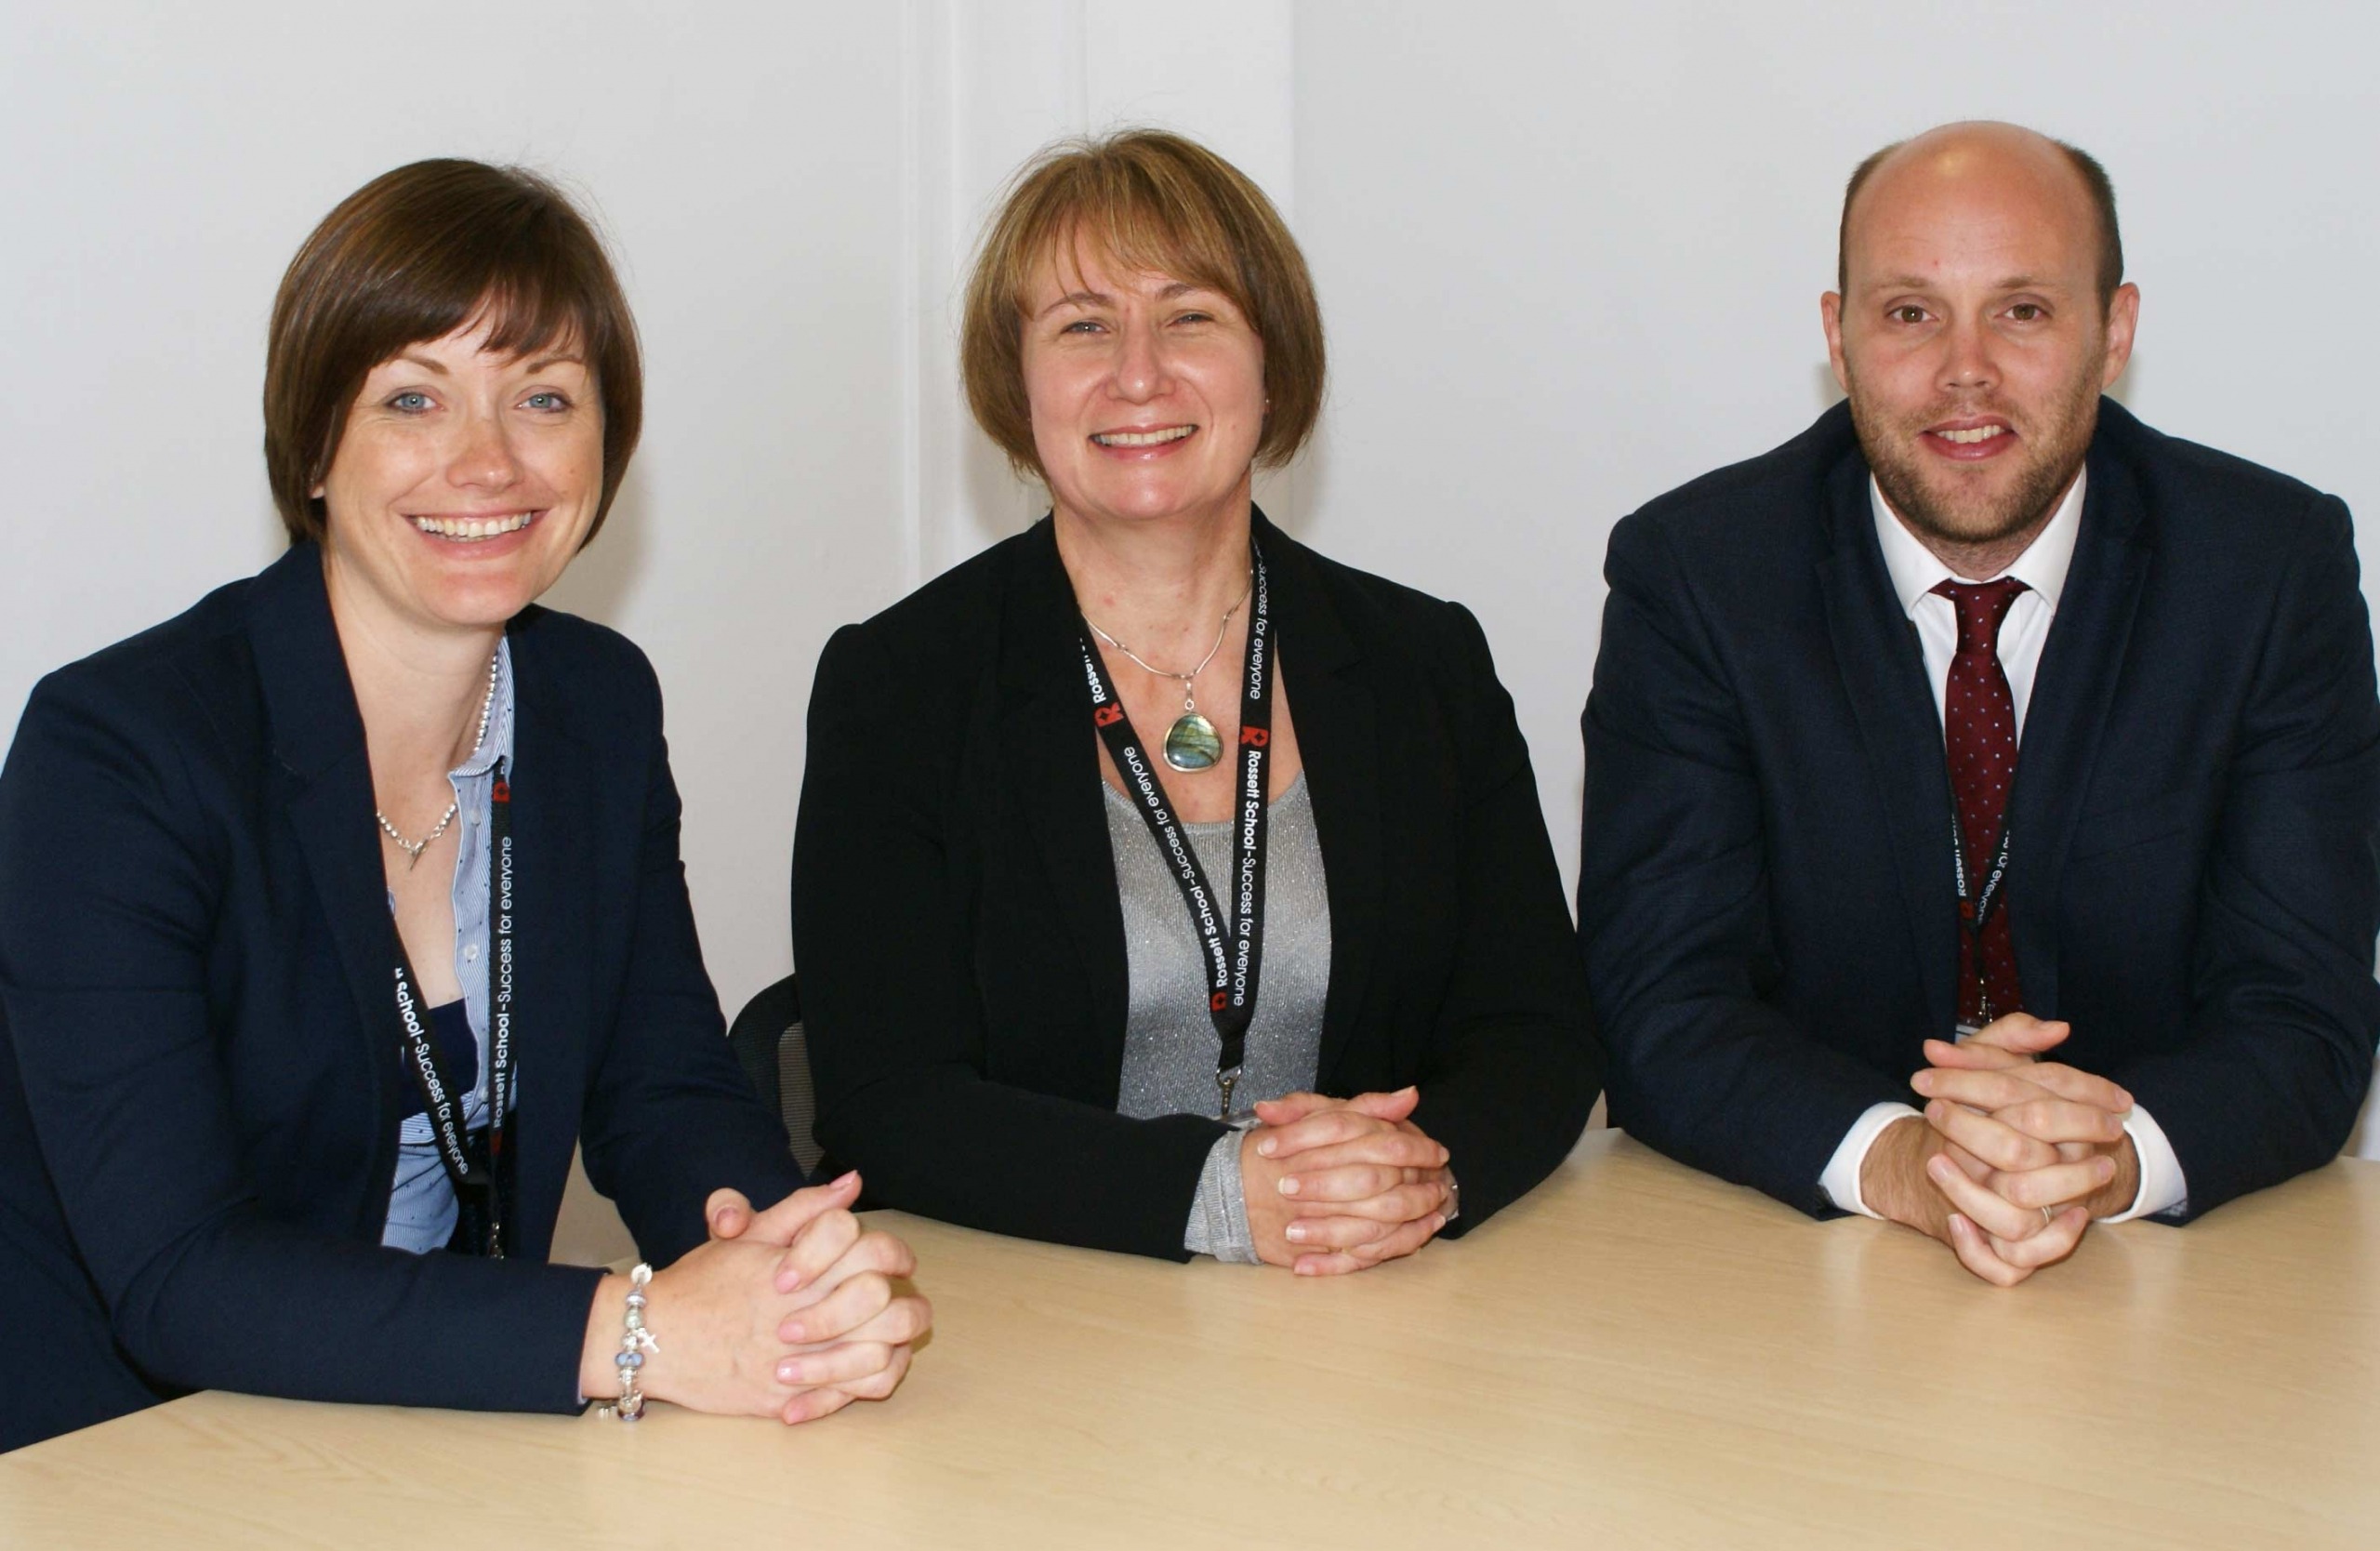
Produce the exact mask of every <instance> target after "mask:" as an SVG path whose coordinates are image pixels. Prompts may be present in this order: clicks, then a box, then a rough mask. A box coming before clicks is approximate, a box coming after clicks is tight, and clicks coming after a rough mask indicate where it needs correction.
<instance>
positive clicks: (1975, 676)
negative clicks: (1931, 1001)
mask: <svg viewBox="0 0 2380 1551" xmlns="http://www.w3.org/2000/svg"><path fill="white" fill-rule="evenodd" d="M2023 590H2025V584H2024V583H2023V582H2020V581H2018V580H2017V579H2016V577H2001V578H2000V579H1999V580H1998V581H1991V582H1977V583H1969V582H1955V581H1946V582H1944V583H1942V584H1941V585H1940V586H1939V587H1937V588H1936V589H1935V591H1937V592H1938V593H1940V594H1941V595H1942V596H1943V597H1945V598H1948V599H1950V606H1951V607H1952V608H1955V609H1957V610H1958V612H1959V649H1958V651H1957V652H1956V653H1955V654H1954V655H1952V656H1951V658H1950V677H1949V679H1948V680H1947V681H1946V683H1944V686H1943V692H1942V730H1943V734H1944V741H1945V743H1946V745H1947V747H1948V749H1949V752H1950V794H1951V796H1952V797H1953V798H1954V799H1955V800H1956V801H1957V802H1958V806H1959V829H1960V832H1961V834H1962V835H1964V838H1965V840H1966V848H1967V853H1966V861H1967V902H1966V903H1963V904H1962V905H1961V906H1960V910H1959V913H1960V922H1959V925H1960V931H1959V1021H1960V1022H1961V1023H1964V1024H1972V1025H1975V1026H1977V1027H1981V1026H1982V1025H1983V1024H1986V1023H1988V1022H1990V1020H1991V1019H1993V1018H1995V1017H1998V1016H1999V1015H2000V1014H2003V1013H2013V1012H2015V1011H2016V1010H2017V1009H2018V1008H2020V1007H2022V1006H2023V1005H2024V1004H2025V999H2024V990H2023V988H2021V987H2019V986H2018V985H2017V983H2016V945H2015V943H2014V942H2013V941H2011V939H2010V938H2009V935H2008V899H2007V894H2008V889H2007V885H2006V883H2005V882H2003V883H2002V885H2001V887H2000V889H1999V891H1998V893H1997V894H1996V895H1994V896H1993V897H1992V898H1991V900H1990V913H1989V914H1988V915H1986V916H1985V917H1984V925H1983V932H1982V934H1981V941H1980V943H1978V941H1977V933H1976V931H1975V920H1974V916H1975V905H1974V903H1973V902H1974V901H1975V900H1976V899H1977V897H1978V896H1980V895H1982V894H1983V892H1984V879H1985V877H1986V876H1988V874H1989V873H1990V868H1991V863H1992V858H1993V857H1994V855H1997V853H1998V851H1999V849H2000V826H2001V821H2002V820H2003V818H2004V817H2005V816H2006V815H2007V812H2008V789H2009V787H2010V786H2011V785H2013V784H2014V783H2015V780H2016V700H2015V699H2014V698H2013V697H2012V696H2010V695H2009V693H2008V675H2007V674H2006V673H2004V672H2003V671H2001V669H2000V623H2001V621H2002V620H2003V619H2005V618H2007V617H2008V610H2009V607H2010V606H2011V605H2012V604H2014V603H2016V594H2017V593H2019V592H2022V591H2023ZM1978 948H1980V951H1981V954H1982V960H1983V962H1982V965H1981V967H1980V970H1978V968H1977V963H1976V957H1977V951H1978Z"/></svg>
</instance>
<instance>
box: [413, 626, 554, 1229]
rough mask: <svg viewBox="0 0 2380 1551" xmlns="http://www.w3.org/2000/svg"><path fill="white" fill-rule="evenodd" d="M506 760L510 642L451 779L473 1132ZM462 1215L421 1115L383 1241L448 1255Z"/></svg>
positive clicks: (458, 963) (459, 969)
mask: <svg viewBox="0 0 2380 1551" xmlns="http://www.w3.org/2000/svg"><path fill="white" fill-rule="evenodd" d="M499 759H501V760H504V761H505V762H507V765H508V769H507V773H506V775H507V779H510V778H512V774H513V773H512V771H511V770H510V768H509V765H510V762H511V759H512V645H511V643H510V642H509V641H507V642H505V643H502V644H500V645H498V646H497V647H496V698H495V701H494V704H493V707H492V709H490V710H489V712H488V718H487V736H485V737H483V738H482V739H481V740H480V746H479V747H478V748H477V749H472V750H471V757H470V758H469V759H467V760H465V761H464V762H462V763H461V764H459V765H457V766H456V767H455V768H454V769H453V770H451V771H449V772H447V775H446V778H447V780H448V781H450V782H452V783H453V785H454V788H455V802H456V804H457V811H456V815H455V822H456V824H458V825H460V826H461V827H462V831H463V832H462V839H461V842H460V843H459V844H458V845H456V848H455V888H454V902H455V978H456V980H458V981H460V982H461V983H462V987H463V1006H464V1010H465V1011H466V1012H468V1013H469V1014H470V1022H471V1038H472V1040H473V1041H475V1042H476V1043H477V1044H478V1046H479V1048H480V1060H479V1063H478V1066H479V1074H480V1075H479V1081H478V1083H477V1084H476V1085H475V1086H474V1087H473V1088H472V1090H471V1092H470V1093H469V1094H468V1095H467V1096H466V1097H465V1098H464V1100H463V1123H464V1124H465V1125H467V1126H469V1128H470V1129H471V1130H473V1131H478V1130H481V1129H483V1128H484V1127H485V1126H486V1124H487V1055H486V1053H487V1016H488V1008H487V981H488V969H487V965H488V954H489V952H490V947H489V941H488V898H487V863H488V848H489V845H490V842H489V839H488V821H489V816H490V814H491V811H492V807H493V802H494V793H495V790H496V761H497V760H499ZM389 908H390V910H391V911H394V910H395V908H396V896H395V895H390V896H389ZM510 1086H511V1088H512V1093H513V1096H514V1098H515V1099H516V1100H517V1099H518V1098H519V1095H520V1092H521V1080H520V1074H519V1073H518V1071H517V1070H516V1071H515V1073H514V1074H513V1079H512V1082H511V1084H510ZM455 1215H456V1206H455V1186H454V1183H453V1182H452V1181H450V1180H449V1179H448V1178H447V1177H446V1165H445V1164H444V1162H443V1161H442V1160H440V1158H439V1156H438V1143H437V1141H436V1139H435V1138H434V1137H433V1136H432V1135H431V1134H430V1117H429V1116H428V1115H426V1114H423V1113H422V1112H421V1111H419V1110H416V1111H415V1112H414V1113H412V1114H410V1115H408V1116H406V1117H405V1120H404V1124H403V1127H402V1128H401V1129H400V1130H399V1131H398V1133H397V1181H396V1185H395V1186H394V1187H393V1188H392V1189H390V1192H389V1223H388V1226H387V1227H385V1228H383V1229H382V1230H381V1233H380V1242H381V1243H383V1244H385V1245H387V1246H389V1247H390V1248H391V1249H399V1250H410V1251H412V1252H413V1253H416V1254H427V1253H430V1251H432V1250H441V1249H444V1248H445V1247H446V1240H447V1239H448V1238H450V1237H451V1236H452V1235H453V1234H454V1231H455Z"/></svg>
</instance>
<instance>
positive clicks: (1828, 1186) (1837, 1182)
mask: <svg viewBox="0 0 2380 1551" xmlns="http://www.w3.org/2000/svg"><path fill="white" fill-rule="evenodd" d="M1903 1116H1909V1117H1911V1118H1912V1119H1915V1118H1918V1114H1917V1111H1916V1110H1915V1109H1913V1108H1911V1107H1910V1106H1908V1105H1906V1104H1893V1103H1884V1104H1871V1105H1870V1106H1868V1107H1867V1108H1866V1109H1864V1110H1862V1111H1861V1112H1860V1115H1859V1118H1858V1120H1854V1121H1852V1122H1851V1129H1850V1130H1849V1131H1846V1132H1845V1133H1843V1140H1842V1142H1841V1143H1840V1144H1838V1145H1837V1146H1836V1147H1835V1149H1834V1156H1833V1157H1832V1158H1830V1159H1828V1160H1827V1163H1826V1171H1825V1172H1824V1173H1821V1174H1819V1175H1818V1188H1819V1189H1820V1190H1822V1191H1824V1192H1825V1193H1826V1197H1827V1199H1828V1200H1831V1201H1832V1202H1834V1204H1835V1205H1837V1206H1839V1207H1841V1208H1842V1209H1843V1210H1844V1211H1845V1212H1857V1213H1859V1215H1861V1216H1862V1217H1882V1216H1883V1215H1884V1213H1881V1212H1874V1211H1871V1210H1870V1209H1869V1206H1868V1202H1867V1200H1866V1199H1865V1198H1864V1197H1862V1196H1861V1195H1860V1194H1859V1170H1860V1167H1861V1166H1862V1165H1863V1164H1865V1163H1866V1162H1867V1161H1868V1149H1869V1148H1870V1147H1874V1146H1875V1145H1876V1138H1877V1137H1879V1136H1882V1135H1883V1134H1884V1128H1885V1127H1886V1126H1889V1125H1891V1124H1892V1123H1893V1122H1894V1121H1895V1120H1899V1119H1900V1118H1901V1117H1903ZM2158 1139H2159V1140H2160V1141H2162V1140H2163V1137H2162V1135H2161V1136H2160V1137H2159V1138H2158Z"/></svg>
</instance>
